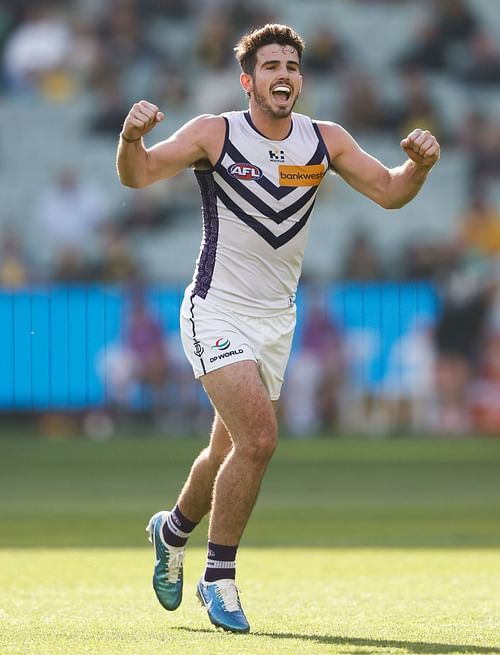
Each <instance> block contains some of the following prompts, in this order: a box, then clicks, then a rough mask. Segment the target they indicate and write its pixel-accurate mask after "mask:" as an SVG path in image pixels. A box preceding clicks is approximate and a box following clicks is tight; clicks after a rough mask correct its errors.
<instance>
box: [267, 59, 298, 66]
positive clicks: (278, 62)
mask: <svg viewBox="0 0 500 655" xmlns="http://www.w3.org/2000/svg"><path fill="white" fill-rule="evenodd" d="M280 63H281V61H280V60H279V59H266V60H265V61H263V62H262V64H261V66H268V65H269V64H280ZM286 63H287V65H289V64H293V65H294V66H300V63H299V62H298V61H297V60H296V59H288V60H287V62H286Z"/></svg>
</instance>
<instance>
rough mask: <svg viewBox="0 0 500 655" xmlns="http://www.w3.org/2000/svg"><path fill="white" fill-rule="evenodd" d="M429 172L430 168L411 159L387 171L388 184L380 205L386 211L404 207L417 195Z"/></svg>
mask: <svg viewBox="0 0 500 655" xmlns="http://www.w3.org/2000/svg"><path fill="white" fill-rule="evenodd" d="M430 170H431V169H430V167H424V166H421V165H419V164H417V163H416V162H414V161H412V160H411V159H408V160H407V161H406V162H405V163H404V164H401V166H397V167H396V168H391V169H389V171H388V173H389V175H388V183H387V187H386V189H385V193H384V198H383V203H381V204H383V206H384V207H385V208H386V209H400V208H401V207H403V206H404V205H406V204H407V203H408V202H410V200H413V198H414V197H415V196H416V195H417V194H418V192H419V191H420V189H421V188H422V186H423V184H424V182H425V180H426V179H427V175H428V174H429V171H430Z"/></svg>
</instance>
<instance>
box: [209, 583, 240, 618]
mask: <svg viewBox="0 0 500 655" xmlns="http://www.w3.org/2000/svg"><path fill="white" fill-rule="evenodd" d="M215 593H216V595H217V598H218V599H219V600H220V601H221V603H222V605H223V607H224V609H225V611H226V612H238V611H240V610H241V605H240V597H239V595H238V587H237V586H236V584H235V582H234V580H232V579H231V578H228V579H227V580H218V581H217V582H216V583H215Z"/></svg>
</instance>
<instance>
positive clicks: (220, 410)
mask: <svg viewBox="0 0 500 655" xmlns="http://www.w3.org/2000/svg"><path fill="white" fill-rule="evenodd" d="M303 49H304V42H303V41H302V39H301V37H300V36H299V35H298V34H296V33H295V32H294V31H293V30H292V29H290V28H289V27H286V26H284V25H266V26H265V27H263V28H260V29H258V30H255V31H253V32H251V33H250V34H248V35H246V36H244V37H242V39H241V40H240V41H239V43H238V45H237V47H236V49H235V50H236V57H237V59H238V61H239V62H240V65H241V68H242V73H241V76H240V83H241V86H242V87H243V89H244V91H245V92H246V94H247V96H248V99H249V110H248V111H245V112H229V113H226V114H223V115H220V116H212V115H204V116H199V117H197V118H195V119H193V120H191V121H190V122H188V123H187V124H186V125H184V126H183V127H182V128H180V129H179V130H178V131H177V132H176V133H175V134H173V135H172V136H171V137H170V138H169V139H167V140H165V141H162V142H160V143H158V144H156V145H155V146H153V147H152V148H149V149H146V148H145V147H144V145H143V143H142V137H143V136H144V135H145V134H147V133H148V132H149V131H150V130H152V129H153V127H155V125H156V124H157V123H158V122H160V121H161V120H163V118H164V115H163V113H162V112H161V111H160V110H159V108H158V107H156V106H155V105H153V104H151V103H150V102H146V101H144V100H143V101H141V102H139V103H136V104H134V106H133V107H132V109H131V111H130V113H129V114H128V116H127V118H126V119H125V122H124V125H123V129H122V132H121V135H120V137H121V138H120V143H119V146H118V155H117V167H118V174H119V177H120V180H121V182H122V183H123V184H125V185H126V186H130V187H134V188H140V187H144V186H146V185H148V184H152V183H153V182H156V181H158V180H161V179H165V178H170V177H173V176H174V175H176V174H177V173H179V172H180V171H182V170H183V169H185V168H187V167H193V168H194V173H195V175H196V178H197V180H198V183H199V185H200V190H201V196H202V205H203V224H204V230H203V243H202V247H201V250H200V254H199V257H198V260H197V263H196V270H195V274H194V278H193V282H192V284H191V285H190V286H189V287H188V288H187V290H186V294H185V297H184V302H183V305H182V310H181V333H182V339H183V344H184V349H185V352H186V356H187V357H188V359H189V361H190V362H191V364H192V366H193V370H194V373H195V376H196V377H197V378H200V379H201V382H202V384H203V386H204V388H205V390H206V392H207V394H208V396H209V397H210V400H211V402H212V404H213V406H214V410H215V420H214V424H213V429H212V434H211V438H210V443H209V446H208V447H207V448H206V449H205V450H203V451H202V452H201V454H200V455H199V456H198V458H197V459H196V460H195V461H194V463H193V466H192V469H191V472H190V474H189V477H188V479H187V481H186V483H185V485H184V487H183V489H182V491H181V493H180V496H179V498H178V500H177V504H176V505H175V507H174V508H173V509H172V511H170V512H166V511H163V512H159V513H157V514H155V515H154V516H153V517H152V518H151V520H150V523H149V525H148V530H149V533H150V538H151V540H152V541H153V545H154V548H155V554H156V564H155V569H154V575H153V586H154V589H155V592H156V595H157V597H158V600H159V601H160V603H161V604H162V605H163V606H164V607H165V608H166V609H167V610H174V609H176V608H177V607H178V606H179V604H180V602H181V598H182V565H183V556H184V547H185V544H186V541H187V539H188V537H189V534H190V532H191V531H192V530H193V528H194V527H195V526H196V524H197V523H198V522H199V521H200V520H201V519H202V517H203V516H204V515H205V514H207V513H210V523H209V531H208V540H209V541H208V558H207V568H206V570H205V574H204V575H203V576H202V578H201V580H200V582H199V583H198V587H197V594H198V597H199V599H200V601H201V602H202V604H203V605H204V606H205V607H206V609H207V611H208V616H209V618H210V620H211V621H212V623H213V624H214V625H216V626H219V627H222V628H224V629H225V630H228V631H232V632H248V631H249V629H250V628H249V625H248V622H247V620H246V618H245V615H244V613H243V611H242V609H241V605H240V600H239V597H238V591H237V588H236V586H235V560H236V551H237V547H238V544H239V542H240V539H241V536H242V534H243V531H244V528H245V525H246V523H247V521H248V518H249V516H250V513H251V511H252V508H253V505H254V503H255V500H256V498H257V495H258V491H259V487H260V484H261V481H262V478H263V476H264V473H265V470H266V468H267V465H268V463H269V460H270V458H271V456H272V454H273V451H274V449H275V446H276V441H277V422H276V416H275V412H274V409H273V401H275V400H277V399H278V397H279V394H280V388H281V384H282V382H283V375H284V371H285V367H286V363H287V359H288V355H289V351H290V345H291V340H292V334H293V330H294V326H295V302H294V299H295V291H296V288H297V283H298V278H299V276H300V270H301V265H302V257H303V252H304V247H305V241H306V237H307V230H308V218H309V215H310V213H311V211H312V208H313V205H314V200H315V196H316V192H317V190H318V186H319V184H320V182H321V180H322V178H323V177H324V175H325V174H326V172H327V170H328V169H329V168H330V169H332V170H334V171H336V172H337V173H338V174H339V175H341V176H342V177H343V178H344V179H345V180H346V181H347V182H348V183H349V184H350V185H351V186H352V187H354V188H355V189H356V190H358V191H360V192H361V193H363V194H364V195H366V196H368V197H369V198H371V199H372V200H374V201H375V202H376V203H378V204H379V205H381V206H383V207H386V208H398V207H401V206H403V205H404V204H405V203H407V202H408V201H410V200H411V199H412V198H413V197H414V196H415V195H416V194H417V193H418V191H419V189H420V188H421V187H422V184H423V183H424V181H425V178H426V177H427V174H428V172H429V170H430V169H431V168H432V166H433V165H434V164H435V163H436V161H437V160H438V158H439V145H438V143H437V141H436V139H435V138H434V137H433V136H432V135H431V134H429V132H427V131H422V130H414V131H413V132H412V133H411V134H410V135H409V136H408V137H407V138H406V139H403V141H402V142H401V147H402V149H403V150H404V151H405V152H406V154H407V155H408V160H407V161H406V162H405V163H404V164H402V165H401V166H399V167H397V168H393V169H387V168H386V167H385V166H383V165H382V164H381V163H380V162H379V161H377V160H376V159H374V158H373V157H371V156H370V155H368V154H367V153H365V152H364V151H363V150H361V148H360V147H359V146H358V145H357V143H356V142H355V141H354V139H353V138H352V137H351V136H350V135H349V134H348V133H347V132H346V131H345V130H344V129H343V128H342V127H340V126H339V125H336V124H334V123H329V122H319V121H317V122H314V121H312V120H311V119H310V118H308V117H306V116H303V115H300V114H296V113H293V112H292V110H293V107H294V105H295V102H296V101H297V98H298V97H299V94H300V91H301V86H302V76H301V74H300V61H301V56H302V52H303Z"/></svg>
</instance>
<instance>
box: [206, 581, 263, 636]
mask: <svg viewBox="0 0 500 655" xmlns="http://www.w3.org/2000/svg"><path fill="white" fill-rule="evenodd" d="M196 594H197V596H198V598H199V600H200V603H201V604H202V605H203V607H204V608H205V609H206V610H207V612H208V618H209V619H210V621H211V622H212V623H213V624H214V625H215V626H217V627H218V628H223V629H224V630H227V631H228V632H239V633H246V632H250V626H249V625H248V621H247V620H246V617H245V615H244V614H243V610H242V609H241V604H240V597H239V595H238V588H237V587H236V584H235V582H234V580H231V579H229V578H228V579H225V580H217V581H216V582H205V581H204V579H203V578H202V579H201V580H200V581H199V582H198V586H197V587H196Z"/></svg>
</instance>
